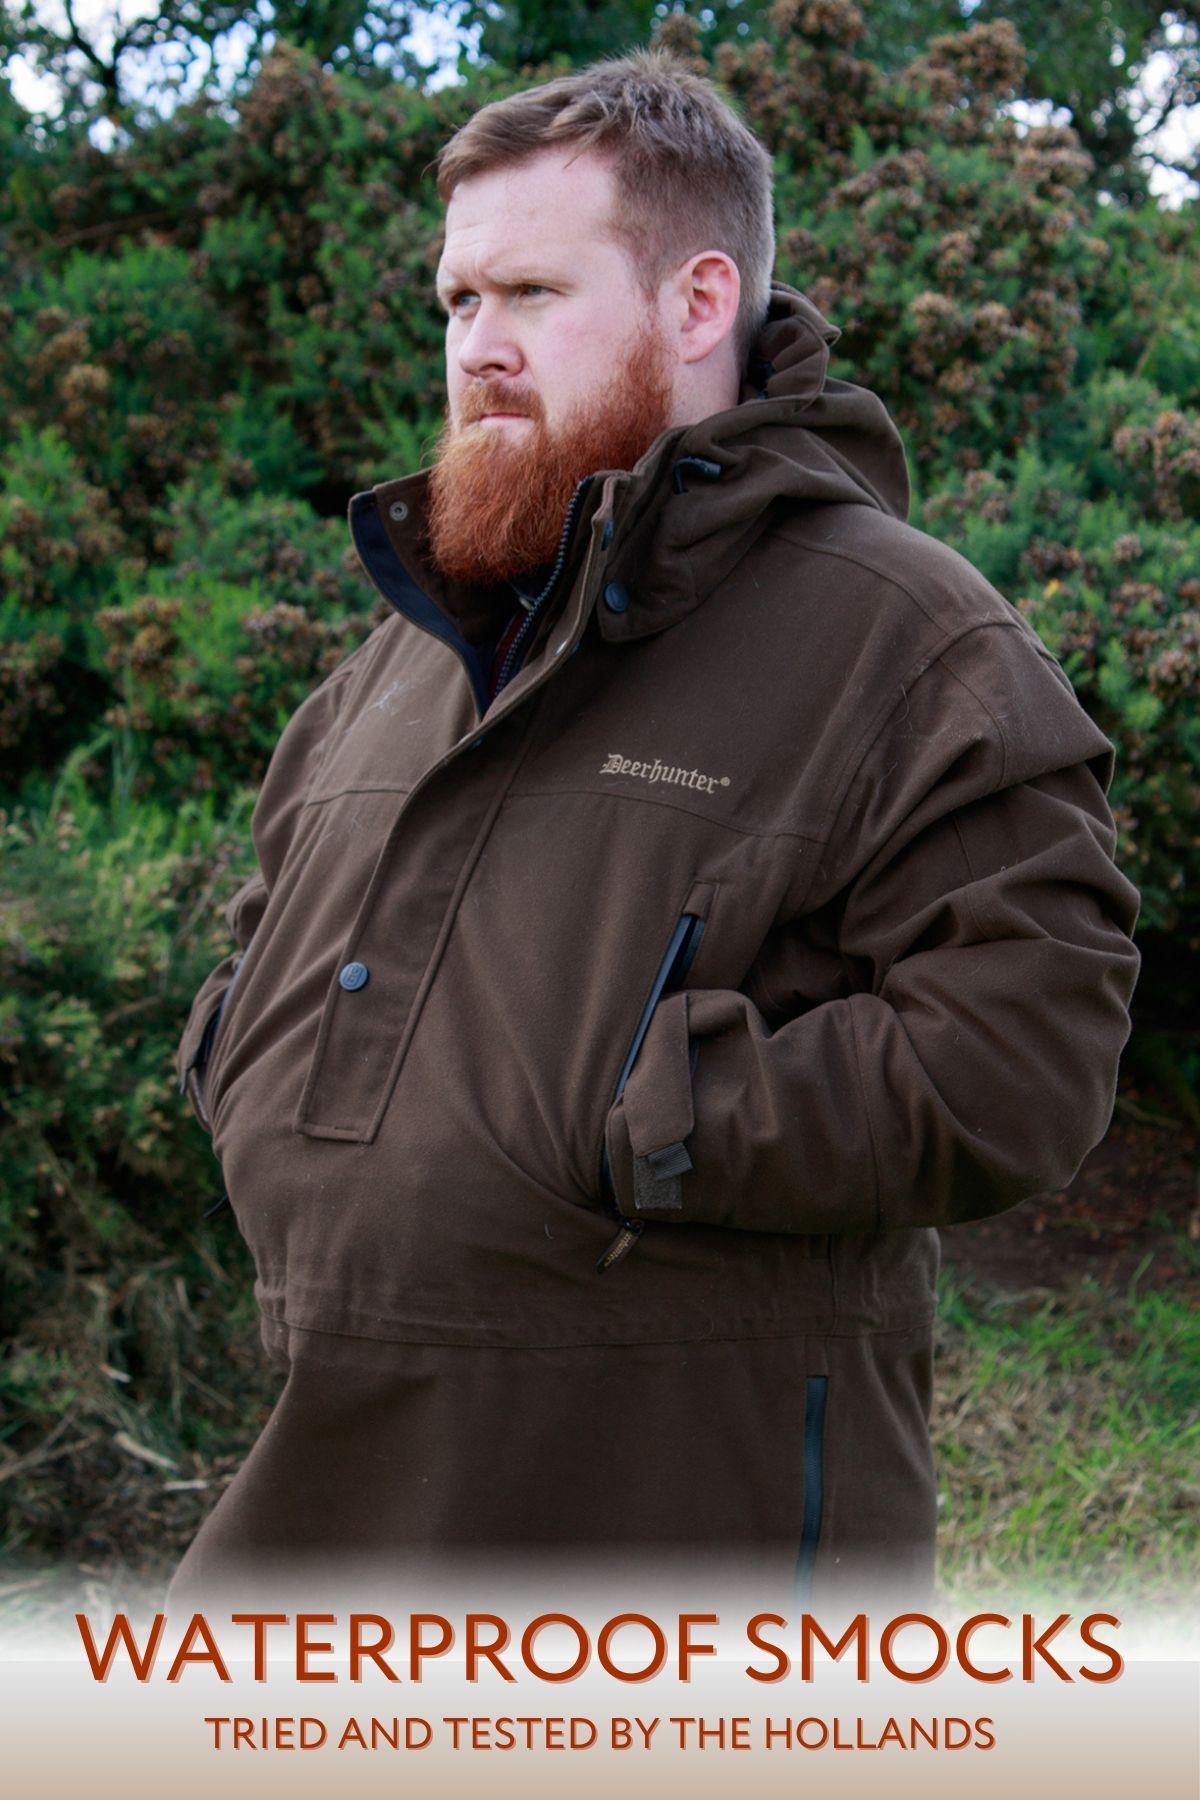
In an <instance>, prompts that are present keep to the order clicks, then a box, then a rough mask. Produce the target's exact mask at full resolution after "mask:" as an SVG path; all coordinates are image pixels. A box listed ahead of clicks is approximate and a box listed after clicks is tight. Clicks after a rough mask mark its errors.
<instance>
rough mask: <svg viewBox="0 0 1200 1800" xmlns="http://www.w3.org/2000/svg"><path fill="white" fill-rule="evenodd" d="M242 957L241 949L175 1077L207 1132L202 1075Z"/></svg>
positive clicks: (208, 1119) (209, 1125)
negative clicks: (197, 1038)
mask: <svg viewBox="0 0 1200 1800" xmlns="http://www.w3.org/2000/svg"><path fill="white" fill-rule="evenodd" d="M244 960H245V951H243V952H242V953H241V955H239V956H237V957H235V958H234V962H233V967H232V970H231V973H230V977H229V981H228V982H227V984H226V985H225V987H223V988H222V990H221V995H220V998H219V999H218V1001H217V1004H216V1005H215V1006H214V1007H213V1009H212V1011H211V1012H210V1013H209V1015H208V1017H207V1019H206V1020H205V1021H204V1029H203V1030H202V1031H201V1033H200V1037H199V1040H198V1041H197V1044H196V1048H195V1050H194V1051H193V1052H192V1056H191V1059H190V1061H189V1062H188V1063H187V1064H186V1065H185V1067H184V1069H183V1072H182V1074H181V1075H180V1078H179V1091H180V1093H181V1094H185V1095H186V1096H187V1098H188V1100H189V1101H190V1103H191V1107H192V1111H193V1112H194V1113H195V1115H196V1117H197V1119H198V1120H199V1121H200V1124H201V1125H202V1126H203V1127H204V1129H205V1131H207V1132H209V1133H211V1131H212V1118H211V1115H210V1113H209V1110H208V1106H207V1103H206V1101H205V1095H204V1077H205V1073H206V1071H207V1069H208V1065H209V1063H210V1062H211V1061H212V1055H213V1049H214V1046H215V1045H216V1041H217V1031H218V1029H219V1027H220V1024H221V1018H222V1015H223V1013H224V1011H225V1006H226V1003H227V1001H228V999H229V996H230V994H232V992H233V989H234V983H235V982H236V981H237V978H238V974H239V972H240V970H241V967H242V963H243V961H244Z"/></svg>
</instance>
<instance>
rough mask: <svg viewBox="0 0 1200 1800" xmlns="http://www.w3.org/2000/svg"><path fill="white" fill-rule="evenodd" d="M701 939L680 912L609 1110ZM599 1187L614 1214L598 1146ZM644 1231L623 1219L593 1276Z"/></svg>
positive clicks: (697, 925)
mask: <svg viewBox="0 0 1200 1800" xmlns="http://www.w3.org/2000/svg"><path fill="white" fill-rule="evenodd" d="M703 936H704V920H703V919H701V918H699V917H697V915H696V914H695V913H682V914H681V915H680V917H679V918H678V920H677V921H676V924H675V929H674V931H673V932H672V933H671V941H670V943H669V944H668V945H667V948H666V952H665V954H664V956H663V959H662V961H661V962H660V963H659V965H658V969H657V971H656V973H655V976H654V980H653V982H652V984H651V987H650V992H649V994H648V995H647V997H646V1004H645V1005H644V1006H643V1008H642V1012H641V1017H640V1018H639V1019H638V1022H637V1029H636V1031H635V1032H634V1034H633V1042H632V1043H631V1044H630V1046H629V1049H628V1051H627V1052H626V1055H625V1060H624V1062H623V1063H622V1064H621V1073H620V1074H619V1075H618V1077H617V1086H616V1091H615V1092H614V1094H613V1097H612V1100H611V1102H610V1103H609V1110H610V1111H611V1110H612V1108H613V1107H614V1106H615V1105H616V1104H617V1101H618V1100H619V1099H620V1098H621V1095H622V1094H623V1093H624V1092H625V1083H626V1082H627V1081H628V1080H629V1077H630V1075H631V1074H632V1073H633V1065H634V1063H635V1062H636V1061H637V1059H638V1052H639V1051H640V1050H641V1047H642V1044H643V1042H644V1040H645V1036H646V1033H647V1032H648V1031H649V1029H650V1021H651V1019H652V1018H653V1017H654V1009H655V1008H656V1007H657V1005H658V1003H659V1001H660V1000H661V999H662V997H663V995H664V994H674V993H678V991H679V989H680V988H681V987H682V986H683V984H684V982H685V981H686V980H687V978H688V973H689V971H690V969H691V966H692V964H693V962H694V961H695V960H696V952H697V950H698V949H699V948H700V939H701V938H702V937H703ZM600 1186H601V1190H602V1192H603V1194H604V1197H605V1199H606V1200H607V1201H608V1204H609V1206H610V1207H612V1209H613V1210H614V1211H616V1204H617V1196H616V1190H615V1189H614V1187H613V1179H612V1169H611V1167H610V1166H609V1161H608V1145H607V1144H602V1145H601V1147H600ZM645 1229H646V1222H645V1220H644V1219H627V1220H625V1221H623V1223H622V1226H621V1229H620V1231H619V1232H618V1233H617V1235H616V1237H615V1238H614V1239H613V1241H612V1243H611V1244H610V1245H609V1246H608V1249H607V1250H606V1251H605V1252H604V1255H603V1256H602V1257H601V1258H600V1260H599V1262H598V1263H597V1264H596V1272H597V1274H599V1275H603V1274H604V1273H605V1271H606V1270H608V1269H611V1268H612V1266H613V1264H614V1263H618V1262H620V1261H621V1258H622V1257H623V1256H627V1255H628V1254H629V1252H630V1251H631V1250H632V1249H633V1246H634V1245H635V1244H636V1243H637V1241H638V1239H639V1238H640V1237H641V1235H642V1232H643V1231H644V1230H645Z"/></svg>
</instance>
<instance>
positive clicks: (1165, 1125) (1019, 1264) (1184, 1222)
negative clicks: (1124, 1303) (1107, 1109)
mask: <svg viewBox="0 0 1200 1800" xmlns="http://www.w3.org/2000/svg"><path fill="white" fill-rule="evenodd" d="M942 1259H943V1263H944V1266H945V1267H946V1268H947V1269H948V1270H949V1271H951V1272H953V1273H954V1274H955V1275H957V1276H959V1277H960V1278H971V1279H973V1280H975V1281H977V1282H979V1283H981V1284H982V1285H985V1286H988V1287H994V1288H995V1287H999V1288H1006V1289H1010V1290H1012V1289H1022V1288H1031V1287H1036V1288H1048V1289H1051V1290H1054V1291H1058V1290H1061V1289H1063V1288H1068V1287H1074V1286H1075V1285H1077V1284H1078V1282H1079V1281H1080V1280H1082V1279H1084V1278H1086V1277H1091V1279H1092V1280H1094V1281H1096V1282H1097V1283H1098V1284H1099V1285H1100V1286H1101V1287H1103V1288H1107V1289H1110V1290H1119V1289H1121V1288H1125V1287H1128V1285H1129V1283H1130V1282H1131V1281H1132V1280H1133V1279H1134V1278H1135V1276H1136V1278H1137V1282H1138V1286H1139V1289H1143V1290H1144V1289H1145V1288H1146V1287H1171V1288H1174V1289H1175V1290H1176V1291H1180V1290H1182V1291H1185V1292H1191V1293H1192V1294H1193V1295H1194V1296H1195V1298H1196V1300H1197V1303H1200V1146H1198V1145H1197V1142H1196V1138H1195V1134H1194V1133H1193V1132H1192V1131H1190V1130H1189V1129H1188V1127H1187V1126H1185V1125H1180V1124H1176V1123H1174V1122H1173V1121H1172V1120H1170V1119H1167V1118H1165V1117H1162V1116H1161V1115H1158V1114H1157V1113H1155V1112H1153V1111H1152V1110H1151V1109H1150V1108H1149V1106H1148V1105H1146V1104H1144V1103H1142V1102H1140V1101H1139V1100H1138V1099H1136V1098H1134V1097H1132V1096H1130V1095H1129V1094H1123V1095H1122V1096H1121V1098H1120V1099H1119V1100H1118V1102H1117V1112H1116V1116H1115V1118H1114V1120H1113V1123H1112V1126H1111V1128H1110V1129H1109V1133H1108V1136H1107V1137H1106V1138H1105V1139H1104V1142H1103V1143H1102V1144H1099V1145H1098V1146H1097V1148H1096V1149H1095V1150H1093V1152H1092V1154H1091V1155H1090V1156H1089V1157H1088V1159H1087V1161H1086V1162H1085V1163H1084V1165H1083V1168H1082V1169H1081V1170H1080V1172H1079V1174H1078V1176H1077V1177H1076V1178H1075V1180H1074V1181H1073V1182H1072V1183H1071V1186H1070V1187H1069V1188H1066V1189H1065V1190H1064V1191H1063V1192H1061V1193H1058V1194H1047V1195H1043V1196H1042V1197H1040V1198H1039V1199H1036V1200H1027V1201H1026V1202H1025V1204H1024V1205H1023V1206H1019V1207H1017V1208H1015V1209H1014V1210H1013V1211H1012V1212H1008V1213H1002V1214H1001V1215H1000V1216H999V1217H997V1218H994V1219H986V1220H980V1221H977V1222H975V1223H974V1224H971V1225H959V1226H955V1227H954V1228H953V1229H952V1230H949V1231H945V1232H943V1233H942ZM1143 1265H1144V1266H1143ZM1139 1270H1140V1273H1139Z"/></svg>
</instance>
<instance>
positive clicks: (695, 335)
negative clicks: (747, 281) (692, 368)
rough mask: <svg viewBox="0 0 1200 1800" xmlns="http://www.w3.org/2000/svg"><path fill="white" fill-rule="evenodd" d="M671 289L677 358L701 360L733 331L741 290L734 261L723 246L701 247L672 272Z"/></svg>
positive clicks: (739, 277)
mask: <svg viewBox="0 0 1200 1800" xmlns="http://www.w3.org/2000/svg"><path fill="white" fill-rule="evenodd" d="M673 289H674V291H673V295H672V298H673V299H674V301H675V317H676V319H677V321H678V334H679V335H678V349H679V360H680V362H682V363H698V362H703V361H704V358H705V357H706V356H710V355H711V354H712V352H713V351H714V350H716V349H717V348H718V347H719V346H720V345H721V344H722V343H723V342H724V341H725V339H726V338H727V337H729V336H730V335H731V334H732V332H733V328H734V325H735V323H736V320H737V310H738V300H739V299H740V297H741V292H742V280H741V276H740V275H739V274H738V267H737V264H736V263H735V262H734V260H733V258H732V257H731V256H726V254H725V252H724V251H723V250H702V251H700V253H699V255H697V256H692V257H689V258H688V260H687V262H685V263H684V264H683V265H682V266H681V267H680V268H679V270H678V271H677V272H676V275H675V278H674V283H673Z"/></svg>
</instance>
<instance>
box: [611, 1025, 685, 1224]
mask: <svg viewBox="0 0 1200 1800" xmlns="http://www.w3.org/2000/svg"><path fill="white" fill-rule="evenodd" d="M688 1000H689V996H688V994H686V993H682V994H668V995H667V996H666V998H665V999H663V1000H661V1001H660V1002H659V1004H658V1006H657V1007H656V1008H655V1012H654V1016H653V1018H652V1019H651V1021H650V1024H649V1027H648V1029H647V1031H646V1036H645V1040H644V1042H643V1044H642V1047H641V1050H640V1052H639V1053H638V1059H637V1061H636V1062H635V1063H634V1065H633V1069H632V1071H631V1073H630V1075H629V1079H628V1080H627V1082H626V1084H625V1089H624V1092H623V1093H622V1095H621V1098H620V1099H619V1100H618V1101H617V1102H616V1104H615V1105H614V1106H613V1108H612V1110H611V1111H610V1113H609V1116H608V1125H607V1129H606V1133H605V1144H606V1148H607V1150H608V1161H609V1168H610V1170H611V1173H612V1182H613V1191H614V1194H615V1197H616V1204H617V1211H618V1212H619V1213H620V1214H621V1215H622V1217H624V1218H627V1219H642V1218H650V1219H652V1218H655V1217H663V1218H672V1217H674V1218H678V1217H679V1216H680V1215H681V1214H682V1212H683V1210H684V1198H683V1176H684V1175H685V1174H686V1173H687V1172H688V1170H689V1169H690V1168H691V1167H692V1159H691V1157H690V1155H689V1154H688V1150H687V1139H688V1137H689V1136H690V1135H691V1132H692V1127H693V1125H694V1124H695V1118H694V1115H693V1111H692V1072H691V1045H690V1040H689V1035H688Z"/></svg>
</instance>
